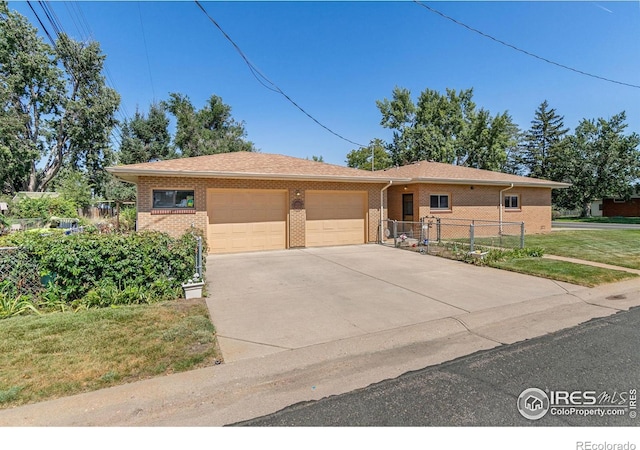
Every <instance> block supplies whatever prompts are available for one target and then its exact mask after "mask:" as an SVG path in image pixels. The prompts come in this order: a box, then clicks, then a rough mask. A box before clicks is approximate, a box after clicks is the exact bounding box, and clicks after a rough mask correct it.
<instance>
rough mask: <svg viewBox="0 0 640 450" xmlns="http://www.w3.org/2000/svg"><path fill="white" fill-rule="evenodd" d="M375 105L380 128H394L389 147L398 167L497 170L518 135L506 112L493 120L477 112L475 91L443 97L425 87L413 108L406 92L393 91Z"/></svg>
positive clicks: (393, 161)
mask: <svg viewBox="0 0 640 450" xmlns="http://www.w3.org/2000/svg"><path fill="white" fill-rule="evenodd" d="M376 104H377V106H378V109H379V110H380V112H381V114H382V120H381V121H380V124H381V125H382V126H383V127H385V128H389V129H391V130H393V141H392V143H391V144H389V145H388V149H389V155H390V157H391V162H392V163H393V164H397V165H404V164H408V163H411V162H415V161H421V160H432V161H438V162H444V163H449V164H454V163H455V164H457V165H465V166H470V167H475V168H479V169H489V170H501V169H502V168H503V167H504V166H505V162H506V159H507V158H506V154H507V149H509V148H511V147H513V146H514V145H515V142H516V138H517V135H518V129H517V127H516V126H515V124H514V123H513V121H512V120H511V117H510V116H509V115H508V114H507V113H506V112H504V113H502V114H498V115H496V116H495V117H491V115H490V113H489V112H488V111H487V110H485V109H480V110H479V111H477V110H476V105H475V103H474V102H473V89H467V90H462V91H460V92H457V91H456V90H454V89H447V90H446V93H445V94H441V93H439V92H437V91H435V90H432V89H425V90H424V91H423V92H422V93H421V94H420V96H419V98H418V102H417V104H414V103H413V101H412V100H411V93H410V91H409V90H408V89H404V88H399V87H396V88H395V89H394V90H393V93H392V98H391V99H390V100H389V99H384V100H381V101H377V102H376Z"/></svg>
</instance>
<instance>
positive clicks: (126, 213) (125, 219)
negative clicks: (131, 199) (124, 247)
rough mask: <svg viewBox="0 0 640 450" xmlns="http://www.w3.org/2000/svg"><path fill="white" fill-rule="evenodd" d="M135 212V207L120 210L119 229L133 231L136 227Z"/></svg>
mask: <svg viewBox="0 0 640 450" xmlns="http://www.w3.org/2000/svg"><path fill="white" fill-rule="evenodd" d="M136 218H137V211H136V208H135V207H131V206H128V207H125V208H122V209H121V210H120V229H121V230H134V229H135V227H136Z"/></svg>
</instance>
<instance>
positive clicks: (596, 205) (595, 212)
mask: <svg viewBox="0 0 640 450" xmlns="http://www.w3.org/2000/svg"><path fill="white" fill-rule="evenodd" d="M603 208H604V206H603V204H602V200H594V201H592V202H591V217H602V210H603Z"/></svg>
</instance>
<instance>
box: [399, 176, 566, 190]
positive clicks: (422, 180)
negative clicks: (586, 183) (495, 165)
mask: <svg viewBox="0 0 640 450" xmlns="http://www.w3.org/2000/svg"><path fill="white" fill-rule="evenodd" d="M411 182H412V183H439V184H476V185H483V186H511V185H512V184H513V186H514V187H515V186H519V187H539V188H550V189H566V188H568V187H570V186H571V184H569V183H560V182H557V181H548V182H547V181H538V182H535V183H532V182H530V181H507V180H503V181H499V180H474V179H463V178H429V177H418V178H413V179H412V181H411Z"/></svg>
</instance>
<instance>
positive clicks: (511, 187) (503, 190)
mask: <svg viewBox="0 0 640 450" xmlns="http://www.w3.org/2000/svg"><path fill="white" fill-rule="evenodd" d="M509 189H513V183H511V186H509V187H508V188H505V189H502V190H501V191H500V233H502V193H503V192H505V191H508V190H509Z"/></svg>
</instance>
